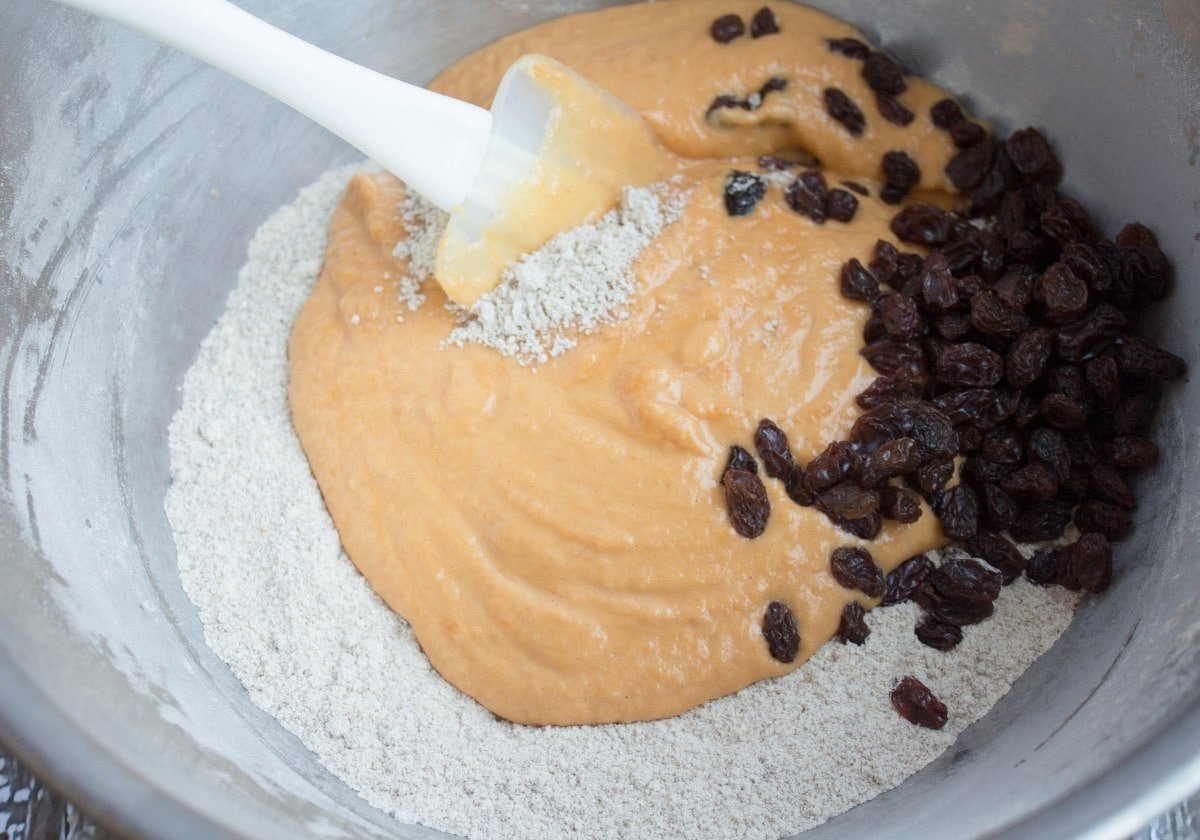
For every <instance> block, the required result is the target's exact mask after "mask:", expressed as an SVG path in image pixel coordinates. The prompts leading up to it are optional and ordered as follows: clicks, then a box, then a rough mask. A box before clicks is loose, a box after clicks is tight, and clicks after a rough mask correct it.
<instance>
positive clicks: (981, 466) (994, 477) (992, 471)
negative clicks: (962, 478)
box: [964, 455, 1016, 482]
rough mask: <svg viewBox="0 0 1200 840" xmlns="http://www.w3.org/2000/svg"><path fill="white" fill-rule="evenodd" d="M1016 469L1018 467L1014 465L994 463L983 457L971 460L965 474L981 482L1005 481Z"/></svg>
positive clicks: (965, 468)
mask: <svg viewBox="0 0 1200 840" xmlns="http://www.w3.org/2000/svg"><path fill="white" fill-rule="evenodd" d="M1015 469H1016V466H1015V465H1014V464H1005V463H1001V462H999V461H993V460H992V459H990V458H985V457H983V456H982V455H980V456H979V457H976V458H971V459H969V460H968V461H967V463H966V464H965V465H964V472H965V473H966V474H967V475H968V476H970V477H971V478H973V479H975V480H976V481H980V482H988V481H1003V480H1004V479H1005V478H1007V477H1008V475H1009V474H1010V473H1011V472H1013V470H1015Z"/></svg>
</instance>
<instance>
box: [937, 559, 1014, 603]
mask: <svg viewBox="0 0 1200 840" xmlns="http://www.w3.org/2000/svg"><path fill="white" fill-rule="evenodd" d="M1003 583H1004V579H1003V576H1002V575H1001V574H1000V573H999V572H998V571H994V570H992V569H990V568H988V567H987V566H985V565H984V564H983V563H980V562H979V561H978V560H975V559H972V558H967V557H955V558H952V559H950V560H947V561H946V562H944V563H943V564H942V565H941V566H940V567H938V568H937V569H935V570H934V571H933V573H932V574H931V575H930V576H929V584H930V585H931V586H932V587H933V588H934V589H935V590H937V592H938V593H939V594H940V595H942V596H943V597H945V598H948V599H950V600H951V601H956V602H959V603H963V604H985V603H990V602H991V601H995V600H996V598H998V597H999V596H1000V587H1001V586H1002V585H1003Z"/></svg>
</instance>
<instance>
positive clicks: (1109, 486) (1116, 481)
mask: <svg viewBox="0 0 1200 840" xmlns="http://www.w3.org/2000/svg"><path fill="white" fill-rule="evenodd" d="M1088 486H1089V487H1090V488H1091V491H1092V494H1093V495H1094V496H1096V498H1098V499H1100V500H1102V501H1105V502H1109V503H1111V504H1114V505H1116V506H1117V507H1120V508H1125V509H1126V510H1132V509H1133V507H1134V505H1135V504H1136V500H1135V499H1134V497H1133V491H1132V490H1130V489H1129V482H1127V481H1126V480H1125V478H1124V476H1122V475H1121V473H1120V471H1119V470H1118V469H1117V468H1116V467H1114V466H1113V465H1112V464H1097V465H1096V466H1094V467H1092V468H1091V469H1090V470H1089V471H1088Z"/></svg>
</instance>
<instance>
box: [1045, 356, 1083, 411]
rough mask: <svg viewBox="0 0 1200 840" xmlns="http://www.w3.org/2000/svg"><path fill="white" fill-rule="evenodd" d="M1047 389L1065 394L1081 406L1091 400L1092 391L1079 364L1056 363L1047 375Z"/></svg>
mask: <svg viewBox="0 0 1200 840" xmlns="http://www.w3.org/2000/svg"><path fill="white" fill-rule="evenodd" d="M1046 390H1048V391H1057V392H1059V393H1060V394H1065V395H1066V396H1067V397H1069V398H1070V399H1071V400H1072V401H1073V402H1076V403H1078V404H1079V405H1080V406H1087V405H1089V404H1090V402H1091V393H1090V392H1089V391H1088V387H1087V383H1086V382H1085V381H1084V378H1083V368H1081V367H1080V366H1079V365H1055V366H1054V367H1052V368H1050V370H1049V372H1048V373H1047V375H1046Z"/></svg>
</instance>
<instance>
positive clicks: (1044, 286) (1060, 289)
mask: <svg viewBox="0 0 1200 840" xmlns="http://www.w3.org/2000/svg"><path fill="white" fill-rule="evenodd" d="M1034 294H1035V296H1036V298H1037V300H1038V301H1039V302H1040V303H1041V304H1042V305H1043V306H1044V307H1045V308H1046V314H1047V315H1048V316H1049V317H1050V320H1052V321H1057V322H1059V323H1063V322H1066V321H1070V320H1072V319H1073V318H1077V317H1079V316H1080V315H1082V314H1083V312H1084V310H1085V309H1087V305H1088V287H1087V283H1085V282H1083V281H1082V280H1080V279H1079V278H1078V277H1076V276H1075V272H1074V271H1072V270H1071V267H1070V266H1068V265H1067V264H1066V263H1064V262H1056V263H1054V264H1053V265H1052V266H1050V267H1049V268H1047V269H1046V270H1045V272H1043V274H1042V276H1041V277H1040V278H1039V279H1038V282H1037V285H1036V287H1035V288H1034Z"/></svg>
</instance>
